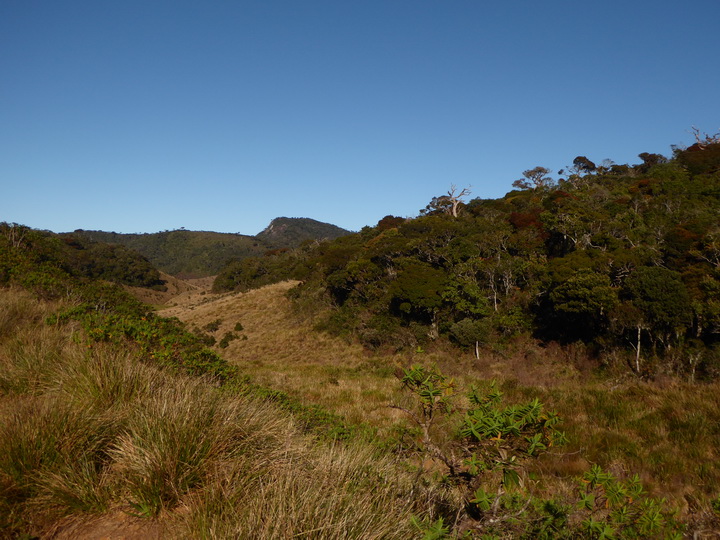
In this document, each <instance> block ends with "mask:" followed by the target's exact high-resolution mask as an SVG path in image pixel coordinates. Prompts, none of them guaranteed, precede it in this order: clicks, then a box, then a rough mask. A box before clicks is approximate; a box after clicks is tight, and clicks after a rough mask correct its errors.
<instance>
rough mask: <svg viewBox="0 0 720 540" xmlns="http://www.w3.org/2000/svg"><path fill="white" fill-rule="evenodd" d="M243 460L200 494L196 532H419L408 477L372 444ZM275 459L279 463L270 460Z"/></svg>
mask: <svg viewBox="0 0 720 540" xmlns="http://www.w3.org/2000/svg"><path fill="white" fill-rule="evenodd" d="M264 458H265V459H264V460H263V462H264V464H265V467H263V468H258V465H260V464H261V463H262V462H258V461H251V460H239V461H236V462H233V463H232V464H228V467H229V470H227V471H223V473H222V474H220V475H218V476H216V477H215V479H214V482H213V484H212V485H210V486H209V487H208V489H207V490H206V491H205V492H203V493H202V494H198V495H196V496H194V497H193V498H192V501H193V504H192V512H191V513H190V515H189V516H188V517H187V518H186V519H187V524H188V528H189V531H190V533H191V536H192V537H195V538H258V539H260V538H296V537H297V538H319V539H320V538H327V539H334V538H362V539H373V538H388V539H391V538H402V539H405V538H412V537H413V536H414V535H415V534H416V533H417V531H414V530H412V529H411V521H410V519H411V515H412V511H413V506H414V501H413V500H412V499H411V498H408V493H409V492H410V488H411V486H410V483H409V481H408V478H407V477H405V478H403V477H402V475H400V474H398V472H397V469H396V468H395V467H394V466H393V464H392V463H391V462H389V461H388V460H387V459H382V458H378V456H377V455H373V454H372V453H371V452H370V451H369V450H368V449H367V448H362V447H352V446H351V447H347V446H336V447H334V448H333V449H331V450H330V451H324V452H313V453H310V454H308V453H307V452H304V451H303V450H302V448H299V447H294V448H293V447H292V446H286V447H282V448H278V449H276V450H275V451H274V452H271V453H268V454H266V455H265V456H264ZM270 465H271V466H270Z"/></svg>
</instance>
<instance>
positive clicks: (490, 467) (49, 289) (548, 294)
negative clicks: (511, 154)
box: [0, 140, 720, 539]
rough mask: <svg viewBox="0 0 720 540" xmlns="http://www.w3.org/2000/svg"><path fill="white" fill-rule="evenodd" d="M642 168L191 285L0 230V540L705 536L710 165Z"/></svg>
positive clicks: (424, 216)
mask: <svg viewBox="0 0 720 540" xmlns="http://www.w3.org/2000/svg"><path fill="white" fill-rule="evenodd" d="M701 142H703V141H699V143H698V144H700V143H701ZM639 157H640V158H641V159H642V163H640V164H637V165H616V164H609V163H606V164H604V165H602V166H601V167H598V166H596V165H595V164H593V163H592V162H590V161H589V160H587V158H583V157H582V156H578V157H577V158H576V159H575V160H574V161H573V167H572V168H571V170H570V172H568V173H566V174H565V176H564V177H561V178H559V179H551V178H549V176H548V171H547V170H545V169H542V168H541V167H538V168H536V169H533V170H529V171H525V173H524V174H523V178H522V179H520V180H518V181H517V182H516V184H515V186H514V187H515V188H516V189H515V190H514V191H512V192H510V193H509V194H508V195H507V196H505V197H504V198H502V199H497V200H482V199H475V200H464V198H462V197H460V195H461V193H462V192H458V191H457V190H456V189H455V188H451V190H450V191H449V193H448V195H447V196H445V195H443V196H439V197H436V198H435V199H433V200H432V201H431V202H430V204H429V205H428V207H427V208H425V209H423V210H422V211H421V212H420V215H419V216H418V217H416V218H412V219H405V218H399V217H393V216H388V217H386V218H384V219H383V220H381V221H380V222H379V223H378V224H377V225H375V226H373V227H366V228H364V229H363V230H362V231H360V232H359V233H357V234H353V235H341V236H339V237H337V238H335V239H333V240H328V241H324V242H318V241H313V242H304V243H302V241H301V239H300V237H299V236H292V235H290V236H288V237H287V238H291V239H292V241H288V242H289V244H288V245H283V244H282V243H281V241H280V240H278V239H275V240H268V238H270V237H272V236H273V235H274V234H275V233H276V232H277V231H278V230H279V231H281V232H282V233H283V234H285V233H284V232H283V231H285V232H286V231H287V230H288V228H292V227H296V230H298V231H306V230H307V229H306V226H307V225H308V223H307V222H306V221H303V220H299V221H298V220H287V219H286V218H284V219H279V220H275V221H274V222H273V224H272V226H271V227H268V229H266V231H264V232H263V233H261V235H262V238H257V237H256V238H254V239H251V237H239V238H238V239H237V240H240V241H241V242H240V243H239V244H238V245H237V246H235V247H230V243H231V242H230V241H229V240H228V239H227V238H226V237H225V236H222V235H218V236H214V234H215V233H191V232H190V231H173V232H168V233H159V234H161V235H162V234H164V235H165V237H162V238H161V237H159V236H155V237H153V238H152V239H150V238H148V239H147V240H152V242H153V243H152V245H154V246H155V248H157V249H160V247H159V246H160V245H161V244H162V245H163V246H164V247H162V249H167V250H168V251H167V253H165V254H160V255H158V257H161V258H162V259H163V260H164V261H166V263H167V264H169V263H170V262H171V261H172V257H177V259H178V260H180V259H181V258H182V257H183V256H185V257H188V258H189V260H193V261H194V262H193V263H192V264H197V265H198V266H197V267H193V268H194V269H193V268H190V267H189V266H186V267H183V269H182V270H180V271H179V272H177V273H179V274H186V275H187V274H195V270H197V274H198V275H203V272H205V271H206V270H207V269H208V268H210V267H211V264H210V263H207V264H206V263H202V261H201V258H199V257H195V256H193V257H190V255H189V254H190V253H191V252H192V251H193V250H196V249H197V253H200V252H201V251H202V249H205V251H204V253H206V254H208V256H209V257H210V256H211V258H212V259H213V262H212V265H216V266H214V268H219V269H220V272H219V275H218V277H217V278H216V279H215V280H214V283H213V280H212V279H204V280H182V279H178V278H177V276H175V277H173V276H169V275H166V274H160V273H159V272H158V271H157V270H155V268H154V267H153V266H152V265H151V264H150V262H152V261H153V259H152V258H151V257H150V256H149V255H147V254H146V255H145V256H146V257H147V259H146V258H144V257H142V256H140V255H138V254H137V253H135V252H134V251H130V250H128V249H126V248H125V247H120V246H119V244H120V243H122V242H124V241H125V240H128V238H122V239H118V238H115V239H114V240H113V239H112V238H110V237H106V238H100V237H92V235H91V234H89V233H88V234H85V233H83V234H80V232H78V233H76V234H74V235H70V236H68V235H60V236H58V235H52V234H50V233H45V232H41V231H36V230H33V229H30V228H28V227H23V226H20V225H16V224H7V223H3V224H0V430H1V431H0V536H1V537H7V538H32V537H39V538H51V537H55V538H97V537H108V538H295V537H297V538H359V539H360V538H362V539H365V538H418V539H421V538H423V539H430V538H434V539H440V538H477V539H480V538H482V539H489V538H546V539H550V538H567V539H570V538H608V539H609V538H683V537H687V538H712V537H717V536H718V535H719V534H720V467H719V466H718V463H720V450H718V448H719V447H720V446H719V445H720V379H719V376H720V367H719V366H720V364H719V363H718V358H720V357H719V356H718V351H720V318H719V315H718V313H720V311H718V309H717V307H718V305H720V296H719V291H720V288H718V283H720V274H719V272H720V267H719V266H718V257H717V254H718V246H717V235H718V227H719V226H720V222H718V215H720V143H718V142H717V141H712V140H708V141H704V142H703V145H702V147H700V146H699V147H691V148H689V149H676V150H675V151H674V154H673V156H672V157H671V158H664V157H663V156H658V155H654V154H641V155H640V156H639ZM103 234H110V233H103ZM313 234H314V235H315V234H318V232H317V230H314V232H313ZM203 235H206V236H203ZM261 235H258V237H260V236H261ZM125 236H126V235H123V237H125ZM137 236H139V237H141V236H151V235H137ZM229 236H238V235H229ZM91 237H92V240H91V239H90V238H91ZM103 240H113V244H112V245H110V244H104V243H103ZM134 240H137V239H134ZM160 240H162V242H161V241H160ZM226 241H227V244H225V245H223V242H226ZM272 241H275V242H276V243H275V244H274V246H275V249H272V250H271V249H269V246H270V243H268V242H272ZM252 242H255V243H256V244H257V245H255V244H252ZM240 244H242V245H243V246H245V247H244V248H242V249H246V251H245V252H243V255H242V257H241V258H240V259H237V260H235V261H232V262H230V263H228V264H225V265H224V266H223V264H224V262H225V261H224V260H222V261H221V260H220V259H222V258H223V257H224V256H225V253H226V251H223V249H225V248H228V251H227V253H229V252H230V251H232V250H233V249H240V248H239V247H238V246H240ZM202 246H205V248H203V247H202ZM250 246H253V247H252V249H255V248H257V249H258V252H257V253H253V252H252V249H251V248H250ZM155 248H154V249H155ZM158 253H160V252H158ZM183 254H184V255H183ZM203 265H204V266H203ZM167 268H168V267H167V266H166V267H165V268H164V269H167ZM201 268H204V269H205V270H200V269H201ZM129 270H132V271H129ZM138 299H141V300H142V301H140V300H138Z"/></svg>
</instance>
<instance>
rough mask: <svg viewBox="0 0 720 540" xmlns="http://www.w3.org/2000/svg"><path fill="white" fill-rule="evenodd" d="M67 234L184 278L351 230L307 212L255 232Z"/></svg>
mask: <svg viewBox="0 0 720 540" xmlns="http://www.w3.org/2000/svg"><path fill="white" fill-rule="evenodd" d="M73 234H75V235H77V236H80V237H86V238H89V239H91V240H94V241H96V242H105V243H108V244H118V245H122V246H125V247H128V248H130V249H132V250H134V251H137V252H138V253H140V254H141V255H143V256H145V257H146V258H147V259H148V260H149V261H150V262H151V263H152V264H153V265H155V267H157V268H158V269H159V270H162V271H163V272H166V273H168V274H171V275H173V276H179V277H183V278H190V277H205V276H211V275H215V274H217V273H218V271H219V270H220V269H221V268H222V267H223V266H224V265H225V264H226V263H227V262H228V261H230V260H237V259H244V258H247V257H257V256H261V255H263V254H264V253H266V252H267V251H269V250H274V249H292V248H294V247H298V246H300V244H302V243H303V242H305V241H307V240H326V239H327V240H333V239H335V238H339V237H340V236H345V235H348V234H352V232H351V231H347V230H345V229H342V228H340V227H337V226H336V225H331V224H329V223H323V222H320V221H316V220H314V219H310V218H287V217H279V218H276V219H274V220H272V221H271V222H270V225H268V226H267V227H266V228H265V229H264V230H263V231H262V232H260V233H259V234H257V235H255V236H249V235H244V234H236V233H218V232H212V231H188V230H185V229H179V230H174V231H162V232H157V233H144V234H124V233H115V232H105V231H87V230H83V229H78V230H76V231H74V233H73Z"/></svg>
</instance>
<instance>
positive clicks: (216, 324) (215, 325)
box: [202, 319, 222, 332]
mask: <svg viewBox="0 0 720 540" xmlns="http://www.w3.org/2000/svg"><path fill="white" fill-rule="evenodd" d="M221 324H222V319H215V320H214V321H212V322H209V323H207V324H206V325H205V326H203V327H202V329H203V330H205V331H206V332H217V331H218V330H219V329H220V325H221Z"/></svg>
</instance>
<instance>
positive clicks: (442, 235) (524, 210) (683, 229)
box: [216, 137, 720, 379]
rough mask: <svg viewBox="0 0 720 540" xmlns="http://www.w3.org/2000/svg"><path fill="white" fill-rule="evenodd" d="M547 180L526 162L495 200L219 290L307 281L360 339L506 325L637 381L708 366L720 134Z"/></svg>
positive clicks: (582, 166)
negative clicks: (635, 160) (622, 368)
mask: <svg viewBox="0 0 720 540" xmlns="http://www.w3.org/2000/svg"><path fill="white" fill-rule="evenodd" d="M639 157H640V159H641V160H642V162H641V163H639V164H634V165H618V164H613V163H612V162H609V161H606V162H604V163H603V164H602V165H600V166H598V165H596V164H595V163H593V162H591V161H590V160H589V159H587V158H586V157H584V156H578V157H577V158H575V159H574V160H573V164H572V166H570V167H569V168H568V169H567V170H566V171H561V172H562V173H563V174H562V175H561V176H560V177H559V178H557V179H555V178H552V177H551V175H550V174H549V173H550V171H548V170H547V169H545V168H543V167H536V168H534V169H532V170H528V171H525V172H524V173H523V178H521V179H520V180H518V181H517V182H515V184H514V187H515V188H516V189H515V190H514V191H511V192H510V193H508V194H507V195H506V196H505V197H503V198H501V199H496V200H483V199H474V200H470V201H467V202H465V201H463V200H461V199H460V198H459V197H458V196H457V195H458V193H457V190H451V192H450V193H449V194H448V195H446V196H440V197H436V198H434V199H433V201H431V203H430V204H429V205H428V206H427V208H425V209H423V210H422V211H421V212H420V216H419V217H417V218H414V219H403V218H397V217H392V216H388V217H386V218H384V219H383V220H381V221H380V222H379V223H378V224H377V225H376V226H374V227H366V228H364V229H363V230H362V231H361V232H360V233H359V234H357V235H353V236H346V237H343V238H340V239H338V240H336V241H334V242H331V243H323V244H321V245H319V246H316V247H306V248H305V249H304V250H303V251H300V250H293V251H291V252H289V253H284V254H280V255H275V256H273V257H263V258H254V259H247V260H245V261H242V262H241V263H235V264H233V265H230V266H228V267H226V268H225V269H224V270H223V271H222V272H221V273H220V275H219V278H218V281H217V282H216V288H217V289H218V290H232V289H233V288H238V289H241V290H246V289H247V288H249V287H252V286H253V284H254V283H258V284H265V283H269V282H272V281H273V280H278V279H285V278H288V277H294V278H297V279H302V280H304V282H305V283H304V285H303V286H302V287H301V288H300V290H299V291H297V293H296V294H297V296H299V297H302V296H307V295H320V296H325V297H326V299H327V300H328V301H330V302H331V303H332V305H333V306H334V310H333V311H332V312H331V315H330V316H329V317H327V318H326V321H325V322H324V323H323V324H322V327H323V328H325V329H327V330H330V331H332V332H335V333H340V334H347V335H352V336H353V337H356V338H358V339H360V340H361V341H362V342H363V343H364V344H365V345H367V346H368V347H371V348H381V347H393V348H403V347H404V348H407V349H414V348H416V347H417V346H423V345H425V344H426V343H428V342H429V341H433V340H437V339H448V340H450V341H452V342H453V343H455V344H456V345H457V346H459V347H464V348H473V349H474V348H476V347H478V348H483V347H490V348H492V347H496V346H501V345H502V343H504V342H506V341H507V340H508V339H512V338H513V336H518V335H530V336H533V337H535V338H537V339H539V340H540V341H541V342H544V343H548V342H551V341H557V342H559V343H561V344H569V343H580V344H583V345H584V346H586V350H587V353H588V355H589V356H591V357H593V358H595V359H596V360H597V362H598V363H600V364H608V363H620V364H622V365H626V366H627V367H628V368H629V369H632V370H633V371H635V372H636V373H637V374H638V375H641V376H643V377H645V376H653V375H656V374H659V373H671V374H675V375H679V376H681V377H685V378H688V379H710V378H715V377H717V376H718V375H719V374H720V349H719V348H718V343H719V341H720V143H718V141H717V138H712V137H707V138H706V139H705V140H700V141H698V143H697V144H695V145H693V146H691V147H689V148H687V149H674V152H673V156H672V157H671V158H666V157H664V156H661V155H658V154H647V153H642V154H640V155H639Z"/></svg>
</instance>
